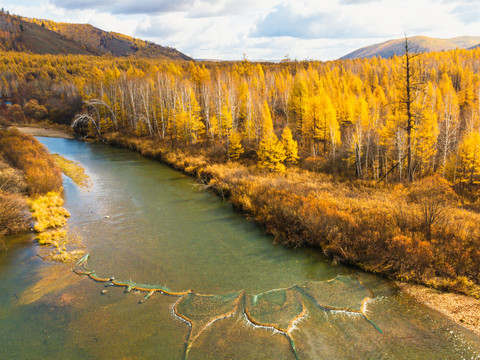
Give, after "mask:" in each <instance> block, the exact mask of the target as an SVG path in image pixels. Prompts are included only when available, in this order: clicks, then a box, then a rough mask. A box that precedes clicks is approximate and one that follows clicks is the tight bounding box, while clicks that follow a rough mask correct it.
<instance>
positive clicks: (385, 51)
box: [341, 36, 480, 60]
mask: <svg viewBox="0 0 480 360" xmlns="http://www.w3.org/2000/svg"><path fill="white" fill-rule="evenodd" d="M408 41H409V44H410V46H411V48H412V49H414V50H416V51H418V52H432V51H442V50H454V49H456V48H459V49H468V48H471V47H473V46H475V45H478V44H479V43H480V36H461V37H455V38H451V39H437V38H431V37H427V36H413V37H410V38H408ZM404 46H405V39H403V38H402V39H395V40H389V41H385V42H383V43H380V44H375V45H370V46H366V47H363V48H361V49H358V50H355V51H353V52H351V53H349V54H347V55H345V56H343V57H342V58H341V60H346V59H356V58H371V57H374V56H380V57H383V58H389V57H392V56H394V55H403V54H404V53H405V48H404Z"/></svg>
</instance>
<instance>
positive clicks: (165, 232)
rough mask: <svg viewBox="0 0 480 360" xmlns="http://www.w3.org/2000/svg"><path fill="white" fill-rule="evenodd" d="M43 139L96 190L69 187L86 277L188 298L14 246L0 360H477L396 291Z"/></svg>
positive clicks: (2, 269) (152, 174) (4, 284)
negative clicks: (76, 270) (71, 162)
mask: <svg viewBox="0 0 480 360" xmlns="http://www.w3.org/2000/svg"><path fill="white" fill-rule="evenodd" d="M39 140H40V141H41V142H42V143H43V144H44V145H45V146H46V147H48V149H49V150H50V152H52V153H59V154H61V155H63V156H65V157H66V158H68V159H71V160H75V161H78V162H80V163H81V164H82V166H84V167H85V169H86V172H87V173H88V174H89V175H90V177H91V179H92V183H93V185H92V186H91V188H90V189H88V190H82V189H79V188H78V187H77V186H76V185H75V184H74V183H73V182H72V181H71V180H70V179H69V178H65V180H64V188H65V200H66V203H65V207H66V208H67V209H68V210H69V211H70V213H71V215H72V216H71V218H70V219H69V233H70V234H73V235H74V236H75V237H78V238H79V239H81V241H82V243H83V245H84V246H85V251H86V252H88V253H89V254H90V258H89V260H88V267H89V268H91V269H94V270H95V271H96V273H97V274H98V275H104V276H106V277H110V276H114V277H115V279H122V280H132V281H134V282H136V283H140V284H151V285H159V286H160V285H161V286H166V287H168V288H170V289H172V290H175V291H184V290H189V289H192V290H193V292H191V293H189V294H188V295H187V296H185V297H183V298H180V297H178V296H169V295H165V294H162V293H158V292H157V293H155V294H153V295H152V296H151V297H150V298H149V299H148V300H146V301H145V302H143V303H141V300H142V299H143V297H144V296H145V295H146V293H142V292H137V291H132V292H129V293H125V291H124V290H125V288H120V287H112V286H110V287H108V288H107V287H105V284H104V283H98V282H95V281H93V280H91V279H89V278H88V277H85V276H79V275H76V274H74V273H73V272H72V271H71V269H72V266H71V265H63V264H57V263H51V262H46V261H44V260H42V259H41V258H40V257H39V256H37V255H39V254H41V249H40V248H39V247H38V245H36V243H35V241H33V238H32V236H31V235H25V236H20V237H14V238H11V239H9V242H8V250H7V251H3V252H1V253H0V359H183V358H185V357H188V358H189V359H295V358H299V359H479V358H480V338H479V337H478V336H476V335H475V334H473V333H471V332H470V331H468V330H465V329H463V328H461V327H459V326H457V325H455V324H454V323H452V322H451V321H450V320H448V319H447V318H445V317H444V316H442V315H440V314H439V313H437V312H435V311H433V310H430V309H428V308H426V307H425V306H423V305H421V304H419V303H417V302H416V301H414V300H413V299H412V298H411V297H409V296H408V295H405V294H403V293H401V292H399V291H398V290H397V289H396V288H395V286H394V285H393V284H392V283H390V282H389V281H386V280H384V279H381V278H379V277H376V276H374V275H370V274H365V273H358V272H357V270H355V269H351V268H348V267H344V266H341V265H334V264H332V263H331V262H329V261H328V260H326V259H325V258H324V257H323V256H322V255H321V252H320V251H318V250H315V249H289V248H285V247H283V246H280V245H276V244H274V243H273V238H272V237H271V236H268V235H265V234H264V232H263V231H262V229H261V228H259V227H258V226H257V225H256V224H255V223H253V222H249V221H247V220H246V219H245V218H244V216H243V215H242V214H239V213H238V212H236V211H235V210H234V209H233V208H232V207H231V205H229V204H228V203H226V202H224V201H222V200H221V199H220V198H219V197H217V196H216V195H214V194H212V193H210V192H209V191H205V190H204V189H202V188H200V187H199V186H198V185H197V183H196V182H195V180H194V179H192V178H190V177H188V176H186V175H184V174H182V173H179V172H177V171H175V170H172V169H171V168H169V167H168V166H166V165H164V164H161V163H158V162H156V161H152V160H149V159H146V158H143V157H141V156H140V155H138V154H136V153H133V152H131V151H128V150H124V149H118V148H113V147H109V146H106V145H103V144H88V143H82V142H78V141H75V140H66V139H56V138H39ZM102 290H107V292H106V293H104V294H102ZM242 291H243V292H242ZM232 292H233V293H232ZM199 294H203V295H199ZM372 297H373V299H371V298H372ZM174 307H175V308H176V311H174V310H173V308H174ZM176 313H177V314H176ZM178 315H180V316H178ZM184 318H186V319H187V320H189V322H188V321H185V320H184ZM275 328H276V329H275Z"/></svg>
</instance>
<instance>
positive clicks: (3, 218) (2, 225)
mask: <svg viewBox="0 0 480 360" xmlns="http://www.w3.org/2000/svg"><path fill="white" fill-rule="evenodd" d="M30 223H31V216H30V214H29V213H28V210H27V203H26V201H25V199H24V198H23V196H20V195H17V194H5V193H2V192H1V191H0V237H2V236H4V235H9V234H15V233H18V232H21V231H25V230H27V229H29V228H30Z"/></svg>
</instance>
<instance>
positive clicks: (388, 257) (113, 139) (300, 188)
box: [104, 134, 480, 334]
mask: <svg viewBox="0 0 480 360" xmlns="http://www.w3.org/2000/svg"><path fill="white" fill-rule="evenodd" d="M104 140H106V141H107V142H108V143H110V144H112V145H115V146H120V147H126V148H130V149H132V150H134V151H137V152H140V153H141V154H142V155H144V156H147V157H150V158H154V159H157V160H161V161H163V162H166V163H167V164H169V165H171V166H173V167H174V168H176V169H179V170H181V171H184V172H186V173H188V174H191V175H194V176H196V177H197V178H198V180H199V181H200V182H201V183H202V184H203V185H204V186H205V188H209V189H212V190H214V191H216V192H217V193H219V194H220V195H221V196H222V197H224V198H228V199H229V201H231V202H232V203H233V204H234V205H235V206H237V207H239V208H240V209H242V210H243V211H244V212H245V213H246V214H247V216H248V217H250V218H253V219H255V220H256V221H258V222H259V223H260V224H261V225H263V226H264V228H265V229H266V231H267V232H269V233H272V234H273V235H274V236H275V241H277V242H280V243H284V244H286V245H289V246H302V245H304V244H309V245H313V246H317V247H320V248H321V249H322V250H323V252H324V253H325V254H327V255H328V256H330V257H331V258H333V259H334V261H340V262H345V263H349V264H351V265H355V266H359V267H361V268H362V269H364V270H366V271H370V272H373V273H377V274H381V275H384V276H387V277H389V278H393V279H397V280H401V281H402V282H397V284H398V285H399V288H400V289H401V290H402V291H404V292H405V293H407V294H410V295H411V296H413V297H414V298H415V299H417V301H419V302H421V303H423V304H425V305H426V306H428V307H430V308H432V309H434V310H436V311H439V312H440V313H442V314H444V315H445V316H447V317H449V318H450V319H451V320H452V321H454V322H455V323H457V324H459V325H461V326H463V327H465V328H468V329H469V330H472V331H475V332H476V333H477V334H480V300H478V299H477V298H475V297H478V295H479V288H478V285H476V284H475V283H474V282H473V281H471V280H469V279H467V278H466V277H464V276H458V275H457V276H455V275H454V272H453V271H452V272H451V273H450V274H447V273H446V272H443V276H439V274H442V272H441V271H443V270H441V269H438V267H437V269H435V267H434V265H432V263H431V261H433V259H435V257H436V256H437V257H438V256H439V255H441V252H445V253H447V254H448V255H449V256H454V253H452V252H451V250H449V252H446V251H445V250H444V249H443V248H440V247H439V246H438V243H437V242H436V241H435V240H434V241H432V243H428V242H426V241H421V240H420V239H419V238H418V235H417V236H415V233H414V232H413V231H411V230H410V231H408V227H407V225H406V224H403V226H404V228H403V234H402V233H401V231H402V229H399V228H398V226H397V229H396V231H395V235H394V236H392V235H390V237H388V236H387V235H386V234H385V233H388V232H387V230H388V224H391V223H392V222H398V221H399V220H403V222H404V223H408V222H409V221H410V222H412V221H414V220H412V217H413V216H415V215H418V212H419V211H420V210H419V209H418V208H416V206H418V204H417V205H416V204H415V203H408V202H407V200H406V199H405V198H406V197H407V198H408V196H409V195H410V196H412V194H416V195H417V196H418V189H419V188H420V189H422V186H423V187H425V186H427V185H429V184H427V185H425V184H414V189H413V190H412V188H408V187H405V186H403V185H401V184H397V185H384V186H381V187H379V186H378V184H371V183H367V182H339V181H335V180H334V179H332V178H331V177H329V176H327V175H325V174H319V173H312V172H308V171H302V170H299V169H297V168H295V169H287V171H286V173H285V174H283V175H274V174H270V173H268V172H263V171H258V170H257V169H256V168H255V167H254V166H248V165H241V164H238V163H231V162H223V163H222V162H216V163H215V161H212V159H211V158H209V156H208V151H207V150H205V149H202V148H197V149H195V150H194V151H189V149H179V148H173V147H169V146H167V145H166V144H160V143H154V142H153V141H151V140H145V139H135V138H127V137H124V136H121V135H119V134H108V135H107V136H105V138H104ZM430 185H431V184H430ZM441 185H442V181H441V179H439V180H438V182H437V181H436V180H435V182H434V183H433V188H437V187H440V188H441ZM427 188H428V186H427ZM414 190H415V191H416V192H414ZM427 194H428V192H427ZM430 196H435V193H434V194H433V195H432V194H430ZM402 197H403V198H402ZM407 209H408V210H409V212H408V211H407ZM450 211H451V213H450V215H454V216H455V217H454V219H455V221H456V226H459V224H460V221H463V222H464V224H468V225H467V226H466V227H464V229H465V230H466V231H468V230H469V229H471V230H472V231H473V229H474V228H475V226H477V225H476V224H478V222H475V221H474V220H475V219H477V216H476V214H474V213H466V212H465V211H464V210H463V209H458V208H456V209H450ZM409 215H410V216H409ZM462 216H463V218H462ZM444 219H446V218H444ZM462 219H463V220H462ZM472 219H473V221H474V222H472ZM446 220H448V221H451V218H449V219H446ZM467 220H468V221H467ZM342 222H343V224H342ZM345 222H347V224H349V226H345ZM355 224H357V225H358V224H361V225H362V226H355ZM342 225H343V227H342ZM386 225H387V226H386ZM349 227H350V228H349ZM382 233H383V236H382ZM352 240H356V242H357V243H356V244H355V243H352ZM369 240H372V241H369ZM454 240H455V239H454ZM359 245H360V246H359ZM467 246H468V244H465V247H467ZM459 251H460V252H461V251H462V249H459ZM359 255H360V256H361V257H360V256H359ZM457 266H458V264H457ZM437 271H438V272H437ZM409 281H410V283H407V282H409ZM411 281H416V282H421V283H424V284H425V285H428V286H429V287H427V286H422V285H415V284H413V283H411ZM435 288H436V289H435ZM459 292H460V293H464V294H468V295H469V296H466V295H462V294H458V293H459Z"/></svg>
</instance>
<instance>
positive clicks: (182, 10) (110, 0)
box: [0, 0, 480, 59]
mask: <svg viewBox="0 0 480 360" xmlns="http://www.w3.org/2000/svg"><path fill="white" fill-rule="evenodd" d="M0 1H1V4H0V6H3V7H4V8H5V9H6V10H9V11H10V12H12V13H16V14H21V15H24V16H30V17H37V18H38V17H41V18H48V19H52V20H55V21H65V22H88V23H91V24H92V25H94V26H96V27H99V28H101V29H104V30H108V31H116V32H121V33H125V34H127V35H132V36H136V37H140V38H145V39H147V40H150V41H155V42H157V43H159V44H161V45H167V46H173V47H176V48H177V49H178V50H180V51H182V52H185V53H186V54H188V55H190V56H193V57H196V58H221V59H240V58H241V57H242V56H243V53H246V54H247V56H248V57H249V58H250V59H257V58H261V59H281V58H283V57H284V56H285V55H286V54H289V55H290V57H291V58H298V59H305V58H309V59H333V58H338V57H340V56H342V55H345V54H346V53H348V52H350V51H352V50H355V49H357V48H359V47H362V46H366V45H370V44H372V43H376V42H380V41H385V40H388V39H390V38H398V37H402V36H403V33H404V32H407V33H408V34H409V35H411V36H414V35H420V34H421V35H427V36H433V37H454V36H461V35H480V34H479V32H480V31H479V30H480V26H479V20H478V19H480V2H479V1H477V0H456V1H453V0H404V1H398V0H301V1H294V0H263V1H256V0H244V1H242V2H240V1H237V0H176V1H170V0H168V1H167V0H159V1H157V0H143V1H137V2H131V1H127V0H104V1H102V2H98V1H93V0H41V3H38V1H35V0H16V1H14V0H4V1H2V0H0Z"/></svg>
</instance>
